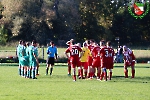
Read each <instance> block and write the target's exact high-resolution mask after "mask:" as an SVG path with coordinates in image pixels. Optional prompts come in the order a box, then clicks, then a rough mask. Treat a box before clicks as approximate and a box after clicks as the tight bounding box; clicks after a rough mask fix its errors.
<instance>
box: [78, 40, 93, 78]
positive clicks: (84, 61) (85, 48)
mask: <svg viewBox="0 0 150 100" xmlns="http://www.w3.org/2000/svg"><path fill="white" fill-rule="evenodd" d="M82 52H83V53H82V56H81V58H80V61H81V67H83V68H84V75H85V78H88V77H87V71H88V56H92V55H91V52H90V50H89V48H88V46H87V44H86V42H84V43H83V47H82ZM83 68H82V69H83ZM80 75H81V76H80V77H81V78H83V71H82V70H81V74H80Z"/></svg>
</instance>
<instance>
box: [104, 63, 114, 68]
mask: <svg viewBox="0 0 150 100" xmlns="http://www.w3.org/2000/svg"><path fill="white" fill-rule="evenodd" d="M113 68H114V63H107V64H106V69H113Z"/></svg>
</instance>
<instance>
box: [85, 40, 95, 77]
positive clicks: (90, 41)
mask: <svg viewBox="0 0 150 100" xmlns="http://www.w3.org/2000/svg"><path fill="white" fill-rule="evenodd" d="M93 44H94V40H92V39H91V40H88V41H87V45H88V48H89V50H90V52H91V51H92V50H93V48H94V46H93ZM92 62H93V58H92V56H88V77H89V78H90V76H91V75H92V69H93V68H92Z"/></svg>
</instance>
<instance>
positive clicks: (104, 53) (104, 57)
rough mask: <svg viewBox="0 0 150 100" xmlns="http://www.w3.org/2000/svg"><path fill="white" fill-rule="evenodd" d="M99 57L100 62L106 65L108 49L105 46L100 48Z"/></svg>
mask: <svg viewBox="0 0 150 100" xmlns="http://www.w3.org/2000/svg"><path fill="white" fill-rule="evenodd" d="M100 56H101V61H102V62H103V63H106V62H107V60H108V57H109V49H108V48H107V47H106V46H104V47H102V48H101V51H100Z"/></svg>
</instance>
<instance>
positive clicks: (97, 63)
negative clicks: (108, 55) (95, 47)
mask: <svg viewBox="0 0 150 100" xmlns="http://www.w3.org/2000/svg"><path fill="white" fill-rule="evenodd" d="M100 66H101V63H100V59H93V62H92V67H93V68H98V67H100Z"/></svg>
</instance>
